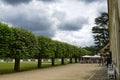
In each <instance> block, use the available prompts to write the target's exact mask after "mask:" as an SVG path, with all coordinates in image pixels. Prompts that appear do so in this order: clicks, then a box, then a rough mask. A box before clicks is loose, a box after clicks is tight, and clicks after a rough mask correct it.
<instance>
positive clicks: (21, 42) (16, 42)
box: [9, 27, 37, 72]
mask: <svg viewBox="0 0 120 80" xmlns="http://www.w3.org/2000/svg"><path fill="white" fill-rule="evenodd" d="M11 29H12V41H11V43H10V47H9V49H10V55H9V57H10V58H14V59H15V65H14V71H16V72H17V71H19V70H20V59H21V58H28V57H31V56H33V55H34V53H35V49H36V43H37V41H36V37H35V36H34V35H33V33H32V32H30V31H27V30H24V29H21V28H13V27H12V28H11Z"/></svg>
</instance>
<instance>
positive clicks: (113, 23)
mask: <svg viewBox="0 0 120 80" xmlns="http://www.w3.org/2000/svg"><path fill="white" fill-rule="evenodd" d="M108 3H109V11H108V12H109V31H110V50H111V51H112V60H113V65H114V67H115V70H116V73H117V74H116V75H117V78H118V80H120V17H119V13H120V0H108Z"/></svg>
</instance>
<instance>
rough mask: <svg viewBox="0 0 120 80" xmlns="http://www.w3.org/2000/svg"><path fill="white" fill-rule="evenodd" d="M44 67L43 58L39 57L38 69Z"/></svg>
mask: <svg viewBox="0 0 120 80" xmlns="http://www.w3.org/2000/svg"><path fill="white" fill-rule="evenodd" d="M41 67H42V59H41V57H38V68H41Z"/></svg>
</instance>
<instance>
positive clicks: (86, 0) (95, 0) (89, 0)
mask: <svg viewBox="0 0 120 80" xmlns="http://www.w3.org/2000/svg"><path fill="white" fill-rule="evenodd" d="M78 1H83V2H85V3H92V2H98V1H102V0H78Z"/></svg>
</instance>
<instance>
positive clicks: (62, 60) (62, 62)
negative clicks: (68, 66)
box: [61, 57, 65, 65]
mask: <svg viewBox="0 0 120 80" xmlns="http://www.w3.org/2000/svg"><path fill="white" fill-rule="evenodd" d="M61 64H62V65H64V64H65V63H64V58H63V57H62V58H61Z"/></svg>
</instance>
